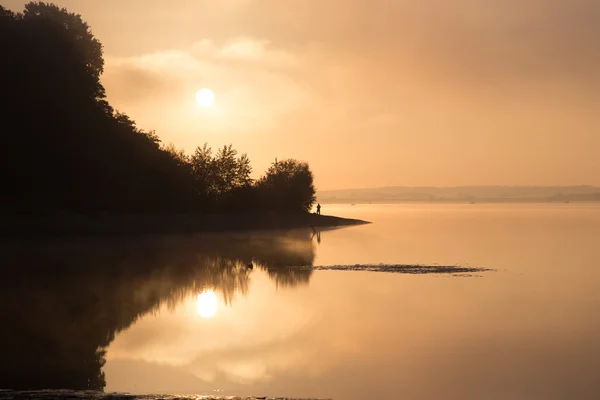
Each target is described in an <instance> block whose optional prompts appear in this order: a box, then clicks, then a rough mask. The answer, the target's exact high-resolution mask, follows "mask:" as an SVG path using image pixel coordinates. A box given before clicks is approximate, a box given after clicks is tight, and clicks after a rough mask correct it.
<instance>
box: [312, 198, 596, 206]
mask: <svg viewBox="0 0 600 400" xmlns="http://www.w3.org/2000/svg"><path fill="white" fill-rule="evenodd" d="M320 202H321V204H331V205H333V204H347V205H350V204H568V203H571V204H594V203H600V200H544V199H474V200H466V199H439V200H422V199H419V200H407V199H402V200H395V199H378V200H356V199H323V200H320Z"/></svg>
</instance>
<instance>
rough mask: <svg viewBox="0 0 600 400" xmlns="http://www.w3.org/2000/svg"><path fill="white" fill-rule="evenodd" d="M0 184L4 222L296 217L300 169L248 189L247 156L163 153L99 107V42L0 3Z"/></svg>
mask: <svg viewBox="0 0 600 400" xmlns="http://www.w3.org/2000/svg"><path fill="white" fill-rule="evenodd" d="M0 52H1V54H2V56H1V57H0V82H1V90H0V119H1V124H2V127H1V132H2V140H3V144H4V146H3V148H4V153H3V154H2V157H0V160H1V161H0V163H1V164H0V170H1V172H0V174H1V175H0V177H1V178H2V183H3V186H4V188H3V189H4V190H3V195H2V200H1V202H0V206H2V210H3V212H4V213H11V214H12V213H25V214H31V213H40V214H56V213H85V214H95V213H113V214H117V213H118V214H123V213H129V214H130V213H181V212H206V211H209V212H214V211H217V212H221V211H224V212H229V211H247V210H261V209H265V210H280V211H287V212H302V211H307V210H309V209H310V208H311V206H312V204H313V203H314V201H315V189H314V186H313V175H312V172H311V171H310V169H309V167H308V164H306V163H304V162H299V161H296V160H292V159H288V160H282V161H279V162H277V161H276V162H274V163H273V164H272V165H271V167H270V168H269V169H268V170H267V171H266V173H265V174H264V175H263V176H262V177H261V178H260V179H258V180H256V181H255V180H253V179H252V178H251V172H252V168H251V165H250V160H249V159H248V157H247V156H246V154H238V153H237V151H236V150H235V149H233V148H232V147H231V146H224V147H222V148H220V149H218V150H217V151H216V152H214V153H213V152H212V150H211V149H210V147H208V146H207V145H204V146H202V147H198V148H197V149H196V151H195V152H194V153H193V154H191V155H186V154H184V153H183V152H182V151H178V150H176V149H175V148H174V147H173V146H163V145H162V144H161V142H160V140H159V138H158V136H157V135H156V133H155V132H154V131H144V130H141V129H139V128H138V127H136V124H135V123H134V121H132V120H131V119H130V118H129V117H128V116H127V115H125V114H123V113H120V112H118V111H116V110H114V109H113V108H112V107H111V106H110V105H109V103H108V102H107V101H106V99H105V97H106V96H105V90H104V87H103V86H102V84H101V82H100V76H101V74H102V72H103V68H104V60H103V48H102V44H101V43H100V42H99V41H98V39H96V38H95V37H94V35H93V34H92V32H91V29H90V27H89V26H88V24H87V23H86V22H84V21H83V20H82V18H81V16H79V15H78V14H73V13H70V12H68V11H67V10H66V9H64V8H59V7H57V6H55V5H53V4H49V3H43V2H31V3H28V4H27V5H26V6H25V8H24V10H23V11H22V12H19V13H15V12H12V11H10V10H7V9H6V8H4V7H2V6H0Z"/></svg>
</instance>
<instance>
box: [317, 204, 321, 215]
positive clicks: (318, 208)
mask: <svg viewBox="0 0 600 400" xmlns="http://www.w3.org/2000/svg"><path fill="white" fill-rule="evenodd" d="M317 214H319V215H321V205H320V204H319V203H317Z"/></svg>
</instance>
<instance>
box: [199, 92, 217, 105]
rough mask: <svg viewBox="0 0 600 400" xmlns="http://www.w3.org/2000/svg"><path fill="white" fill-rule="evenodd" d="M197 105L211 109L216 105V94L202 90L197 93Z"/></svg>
mask: <svg viewBox="0 0 600 400" xmlns="http://www.w3.org/2000/svg"><path fill="white" fill-rule="evenodd" d="M196 103H198V105H199V106H200V107H204V108H209V107H212V106H213V104H215V94H214V93H213V91H212V90H210V89H207V88H202V89H200V90H198V92H197V93H196Z"/></svg>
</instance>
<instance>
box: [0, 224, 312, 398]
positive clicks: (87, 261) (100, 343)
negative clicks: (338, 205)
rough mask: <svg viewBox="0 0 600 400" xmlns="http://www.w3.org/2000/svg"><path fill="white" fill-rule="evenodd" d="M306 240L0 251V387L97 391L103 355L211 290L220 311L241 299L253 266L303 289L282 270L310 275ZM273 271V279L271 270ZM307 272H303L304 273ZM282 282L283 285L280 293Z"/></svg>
mask: <svg viewBox="0 0 600 400" xmlns="http://www.w3.org/2000/svg"><path fill="white" fill-rule="evenodd" d="M307 235H308V233H306V232H295V233H272V234H266V233H265V234H252V235H251V234H238V235H221V236H206V237H199V236H196V237H169V238H163V239H143V240H142V239H138V240H130V241H124V240H121V241H118V242H101V241H96V242H94V243H91V242H87V243H84V242H68V243H67V242H62V243H54V244H47V245H35V246H34V245H31V246H21V247H13V248H10V249H0V254H1V255H0V265H2V266H3V271H2V273H3V279H2V281H0V317H1V319H2V321H3V325H4V329H3V331H4V332H3V333H4V335H5V336H4V340H3V341H2V344H0V346H1V348H0V351H1V354H2V363H0V387H2V388H12V389H41V388H67V389H95V390H102V389H103V388H104V386H105V380H104V375H103V373H102V371H101V368H102V366H103V365H104V362H105V358H104V356H105V352H104V349H105V348H106V347H107V346H108V345H109V344H110V342H111V341H112V340H113V339H114V337H115V335H116V333H118V332H120V331H121V330H123V329H126V328H128V327H129V326H130V325H131V324H132V323H134V322H135V321H136V320H137V319H138V318H140V317H141V316H143V315H144V314H146V313H148V312H152V311H154V310H157V309H158V308H159V307H160V306H161V305H163V304H166V305H170V306H174V305H176V304H177V303H178V302H179V301H180V300H181V299H183V298H184V297H186V296H188V295H190V294H191V293H195V292H199V291H201V290H202V289H205V288H211V289H213V290H215V292H217V293H218V294H219V295H220V296H221V297H222V298H223V299H224V300H225V301H226V302H227V303H230V302H232V301H233V300H234V298H235V296H236V295H237V294H242V295H244V294H245V293H246V292H247V290H248V283H249V276H250V275H249V274H250V272H251V271H249V270H248V269H247V268H246V264H247V262H248V261H249V260H251V259H254V260H256V261H257V265H260V266H264V267H265V268H267V269H268V273H269V276H271V277H272V278H273V279H274V280H275V281H276V282H278V283H281V284H285V285H286V286H293V285H296V284H300V283H303V284H305V283H307V282H308V279H309V278H310V273H304V274H302V275H297V274H295V273H294V271H292V270H290V269H289V268H284V266H286V265H312V262H313V259H314V249H313V248H312V245H311V244H310V242H309V240H308V239H307V237H308V236H307ZM273 268H274V269H276V271H277V272H276V273H273V272H272V269H273ZM304 272H308V271H304ZM284 282H285V283H284Z"/></svg>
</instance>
